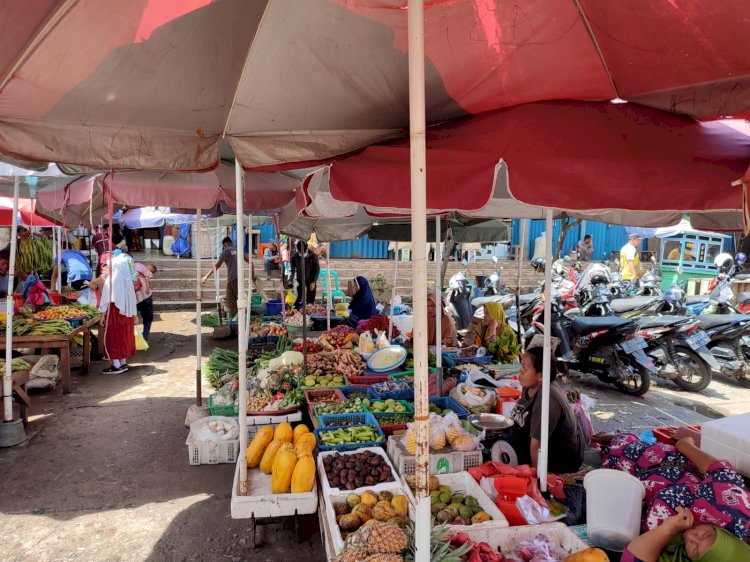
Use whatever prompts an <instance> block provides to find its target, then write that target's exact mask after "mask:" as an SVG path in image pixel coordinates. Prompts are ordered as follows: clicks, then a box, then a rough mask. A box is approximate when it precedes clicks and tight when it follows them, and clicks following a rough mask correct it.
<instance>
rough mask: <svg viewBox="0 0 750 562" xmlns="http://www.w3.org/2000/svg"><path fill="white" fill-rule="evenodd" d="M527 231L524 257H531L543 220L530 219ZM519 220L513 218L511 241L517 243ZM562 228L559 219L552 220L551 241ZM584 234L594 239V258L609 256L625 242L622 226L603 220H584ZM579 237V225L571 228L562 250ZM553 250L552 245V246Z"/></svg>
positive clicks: (566, 250) (543, 224)
mask: <svg viewBox="0 0 750 562" xmlns="http://www.w3.org/2000/svg"><path fill="white" fill-rule="evenodd" d="M530 223H531V224H530V225H529V232H528V234H527V236H528V240H527V242H526V258H527V259H528V258H531V256H532V255H533V254H534V240H535V239H536V238H537V237H538V236H539V235H540V234H541V233H542V232H544V229H545V222H544V221H543V220H533V221H530ZM520 229H521V221H520V220H518V219H515V220H513V234H512V241H513V242H512V243H513V244H519V243H520V240H521V230H520ZM561 229H562V225H561V222H560V221H559V220H556V221H554V223H553V228H552V238H553V241H554V242H553V243H554V244H556V243H557V238H558V236H559V235H560V230H561ZM586 234H590V235H591V237H592V238H593V239H594V255H593V256H592V257H593V258H594V259H597V260H602V259H606V258H607V257H608V256H609V253H610V252H611V251H615V250H619V249H620V248H621V247H622V246H623V244H625V242H627V239H628V237H627V234H626V233H625V227H624V226H618V225H613V224H606V223H603V222H593V221H586ZM580 239H581V227H580V225H579V226H576V227H575V228H573V229H571V230H570V231H569V232H568V234H567V236H566V237H565V244H563V252H564V253H567V252H569V251H570V250H571V249H572V248H573V247H575V245H576V244H577V243H578V240H580ZM553 250H554V246H553Z"/></svg>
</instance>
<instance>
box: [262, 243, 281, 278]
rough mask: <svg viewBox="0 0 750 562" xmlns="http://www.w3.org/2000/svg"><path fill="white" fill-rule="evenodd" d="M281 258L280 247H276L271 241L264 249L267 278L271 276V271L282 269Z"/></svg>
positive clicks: (264, 267)
mask: <svg viewBox="0 0 750 562" xmlns="http://www.w3.org/2000/svg"><path fill="white" fill-rule="evenodd" d="M279 259H280V258H279V249H278V248H277V247H276V244H274V243H273V242H271V243H270V244H269V245H268V246H266V249H265V250H263V270H264V271H265V272H266V278H267V279H270V278H271V271H273V270H274V269H276V270H279V271H280V270H281V267H280V265H279Z"/></svg>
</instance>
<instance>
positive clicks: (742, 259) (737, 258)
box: [734, 252, 747, 266]
mask: <svg viewBox="0 0 750 562" xmlns="http://www.w3.org/2000/svg"><path fill="white" fill-rule="evenodd" d="M734 261H735V262H736V263H737V265H739V266H741V265H743V264H744V263H745V262H746V261H747V255H745V253H744V252H740V253H739V254H737V255H736V256H734Z"/></svg>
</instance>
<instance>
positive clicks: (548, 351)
mask: <svg viewBox="0 0 750 562" xmlns="http://www.w3.org/2000/svg"><path fill="white" fill-rule="evenodd" d="M546 213H547V217H546V218H547V224H546V227H545V228H546V229H547V243H546V244H545V247H544V355H543V361H544V363H543V366H542V435H541V437H542V439H541V440H542V448H541V454H540V455H539V463H538V466H537V473H538V475H539V484H540V487H541V489H542V492H546V491H547V459H548V455H549V387H550V384H551V383H550V369H549V366H550V359H551V356H552V346H551V341H552V340H551V335H552V209H547V211H546Z"/></svg>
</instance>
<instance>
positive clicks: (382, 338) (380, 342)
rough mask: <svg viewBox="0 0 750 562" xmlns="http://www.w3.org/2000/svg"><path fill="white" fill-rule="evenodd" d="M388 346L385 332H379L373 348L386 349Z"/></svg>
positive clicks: (389, 343)
mask: <svg viewBox="0 0 750 562" xmlns="http://www.w3.org/2000/svg"><path fill="white" fill-rule="evenodd" d="M389 345H391V342H389V341H388V334H386V333H385V332H380V335H379V336H378V339H377V340H376V341H375V347H376V348H377V349H383V348H384V347H388V346H389Z"/></svg>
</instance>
